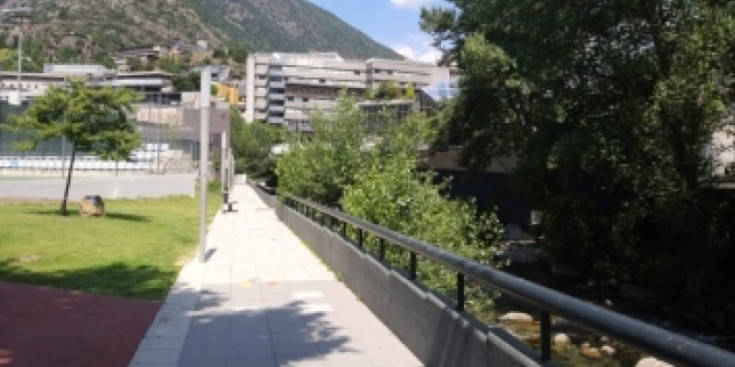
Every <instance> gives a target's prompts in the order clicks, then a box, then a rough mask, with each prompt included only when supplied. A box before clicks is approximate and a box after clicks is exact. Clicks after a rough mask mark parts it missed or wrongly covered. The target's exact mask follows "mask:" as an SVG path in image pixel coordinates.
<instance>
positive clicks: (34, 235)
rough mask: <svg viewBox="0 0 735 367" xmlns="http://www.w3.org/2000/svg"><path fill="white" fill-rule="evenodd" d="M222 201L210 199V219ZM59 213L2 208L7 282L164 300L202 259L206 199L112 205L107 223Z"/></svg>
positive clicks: (0, 237) (36, 207)
mask: <svg viewBox="0 0 735 367" xmlns="http://www.w3.org/2000/svg"><path fill="white" fill-rule="evenodd" d="M220 202H221V198H220V196H219V194H217V193H211V194H210V196H209V200H208V203H209V205H208V206H209V209H208V213H209V215H210V217H212V216H213V215H214V214H215V212H216V211H217V210H218V209H219V207H220ZM58 207H59V203H49V204H0V280H2V281H8V282H17V283H28V284H36V285H46V286H51V287H57V288H65V289H75V290H82V291H86V292H91V293H97V294H109V295H119V296H124V297H134V298H143V299H154V300H158V299H163V298H164V297H165V295H166V293H167V292H168V290H169V288H170V287H171V285H172V284H173V282H174V281H175V280H176V276H177V275H178V271H179V269H180V268H181V266H182V265H183V264H185V263H186V261H187V260H188V259H190V258H191V257H192V256H194V254H195V250H196V246H197V243H198V233H199V224H198V223H199V221H198V213H199V210H198V208H199V201H198V199H195V198H187V197H170V198H164V199H140V200H106V201H105V208H106V211H107V215H106V216H105V217H103V218H83V217H81V216H79V213H78V206H77V205H76V203H73V204H71V205H70V208H71V209H72V211H71V212H70V214H69V216H67V217H62V216H59V215H58Z"/></svg>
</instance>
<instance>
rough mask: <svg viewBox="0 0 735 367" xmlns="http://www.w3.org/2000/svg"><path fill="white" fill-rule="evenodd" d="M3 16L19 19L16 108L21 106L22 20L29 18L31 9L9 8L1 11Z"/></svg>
mask: <svg viewBox="0 0 735 367" xmlns="http://www.w3.org/2000/svg"><path fill="white" fill-rule="evenodd" d="M2 12H3V14H4V15H7V16H8V17H10V18H18V19H20V22H19V23H18V76H17V83H18V106H20V105H22V104H23V101H22V96H21V87H20V84H21V73H22V72H23V55H22V52H23V18H30V17H31V13H32V12H33V8H31V7H20V8H10V9H3V11H2Z"/></svg>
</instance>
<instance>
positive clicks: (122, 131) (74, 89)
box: [9, 79, 141, 215]
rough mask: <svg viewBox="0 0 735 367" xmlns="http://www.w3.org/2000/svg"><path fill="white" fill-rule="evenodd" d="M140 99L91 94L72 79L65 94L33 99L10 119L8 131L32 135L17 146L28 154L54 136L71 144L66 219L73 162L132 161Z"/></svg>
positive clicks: (51, 92)
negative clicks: (80, 158)
mask: <svg viewBox="0 0 735 367" xmlns="http://www.w3.org/2000/svg"><path fill="white" fill-rule="evenodd" d="M140 99H141V95H140V94H138V93H135V92H133V91H130V90H127V89H112V88H102V89H91V88H89V87H88V86H87V85H86V84H85V83H84V82H83V81H81V80H74V79H72V80H70V81H69V86H68V88H66V89H63V88H60V87H56V86H52V87H50V88H49V89H48V91H47V92H46V94H44V95H43V96H41V97H39V98H37V99H35V100H34V102H33V104H32V105H31V106H30V107H29V108H28V109H27V110H26V111H25V113H24V114H22V115H17V116H14V117H13V118H12V119H11V123H10V124H9V128H10V129H11V130H13V131H26V132H28V133H29V135H28V136H27V139H26V140H23V141H21V142H19V144H18V147H19V148H21V149H24V148H25V149H29V148H33V147H35V146H36V145H37V144H38V143H40V142H43V141H46V140H48V139H50V138H54V137H63V138H65V139H66V140H67V141H68V142H69V143H70V144H71V159H70V163H69V171H68V173H67V176H66V185H65V188H64V196H63V199H62V202H61V208H60V212H61V214H62V215H66V214H67V210H66V203H67V199H68V196H69V187H70V185H71V178H72V173H73V171H74V160H75V158H76V154H77V153H79V152H88V153H92V154H95V155H97V156H99V157H101V158H103V159H108V158H114V159H122V158H127V157H128V156H129V155H130V153H131V152H132V151H133V150H134V149H136V148H138V147H139V146H140V143H141V138H140V134H139V133H138V132H136V130H135V126H134V125H133V122H132V121H131V120H129V119H128V115H129V114H130V113H131V112H132V111H133V105H132V104H133V102H135V101H138V100H140Z"/></svg>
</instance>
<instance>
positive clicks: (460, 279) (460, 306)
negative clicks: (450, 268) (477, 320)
mask: <svg viewBox="0 0 735 367" xmlns="http://www.w3.org/2000/svg"><path fill="white" fill-rule="evenodd" d="M464 303H465V295H464V274H462V273H460V272H457V311H464Z"/></svg>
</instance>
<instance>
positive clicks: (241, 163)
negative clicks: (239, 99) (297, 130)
mask: <svg viewBox="0 0 735 367" xmlns="http://www.w3.org/2000/svg"><path fill="white" fill-rule="evenodd" d="M230 127H231V132H232V138H231V139H232V140H231V141H232V152H233V155H234V156H235V172H237V173H245V174H247V175H248V176H250V177H252V178H265V179H272V176H273V175H274V174H275V168H276V159H275V157H274V156H273V155H272V154H271V148H272V147H273V146H274V145H276V144H278V143H282V142H283V129H281V128H280V127H278V126H274V125H269V124H264V123H260V122H254V123H251V124H248V123H246V122H245V120H244V119H243V118H242V115H241V114H240V112H239V111H237V110H236V109H234V108H233V109H231V110H230Z"/></svg>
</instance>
